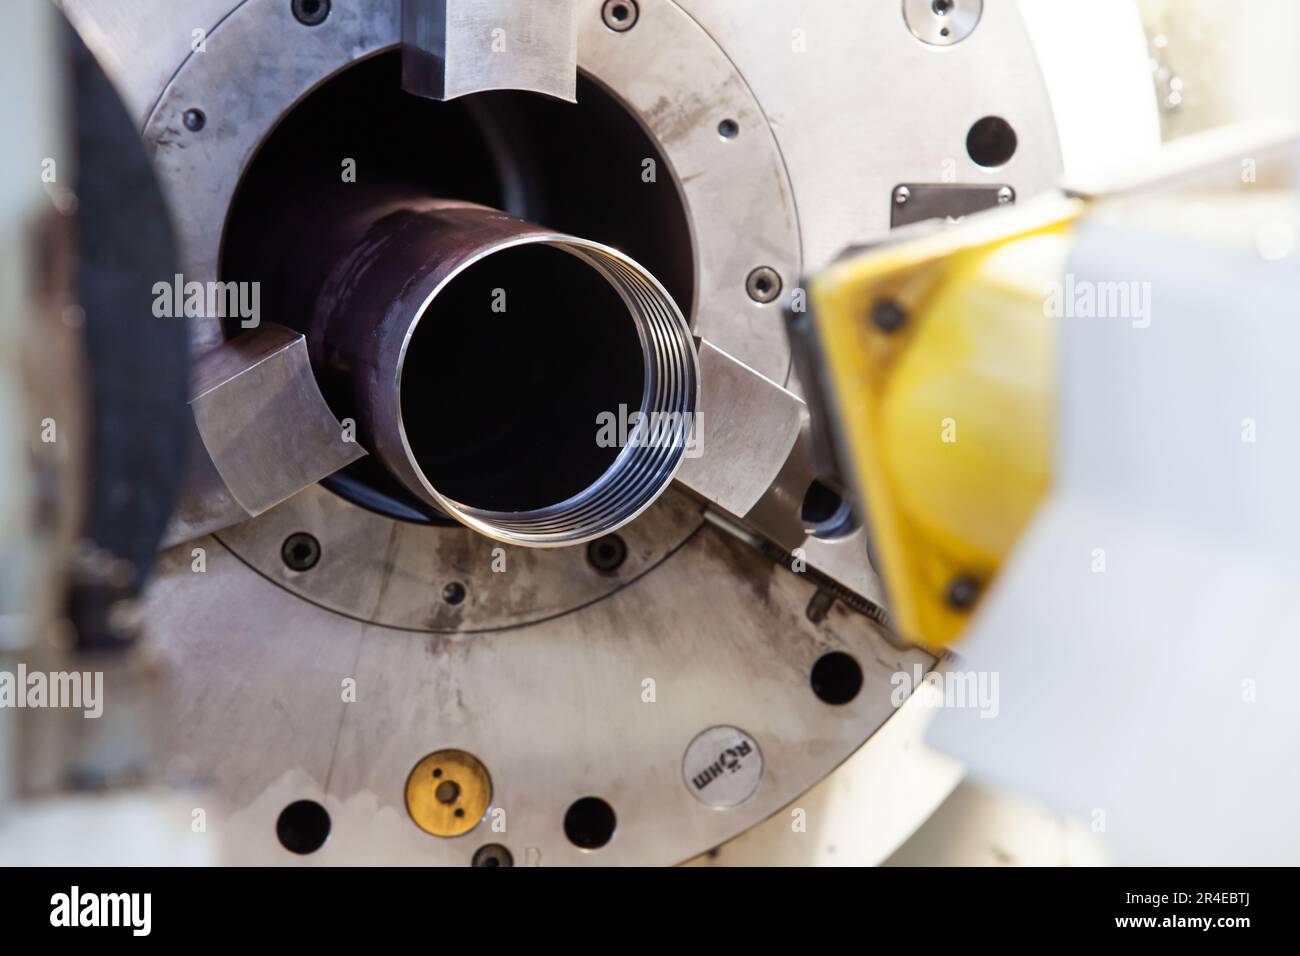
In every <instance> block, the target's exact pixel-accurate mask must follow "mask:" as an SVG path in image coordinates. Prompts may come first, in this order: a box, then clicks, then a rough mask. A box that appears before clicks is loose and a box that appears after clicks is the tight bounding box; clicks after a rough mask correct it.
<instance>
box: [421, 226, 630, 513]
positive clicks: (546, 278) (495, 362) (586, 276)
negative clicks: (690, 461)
mask: <svg viewBox="0 0 1300 956" xmlns="http://www.w3.org/2000/svg"><path fill="white" fill-rule="evenodd" d="M498 290H500V291H498ZM494 303H495V304H496V305H497V307H498V308H499V307H500V305H501V304H504V307H505V308H504V311H496V310H495V309H494V308H493V306H494ZM644 361H645V360H644V358H643V356H642V351H641V345H640V339H639V337H638V335H637V332H636V327H635V326H634V325H633V323H632V320H631V319H630V318H629V316H628V311H627V306H626V305H625V304H624V303H623V300H622V298H621V297H620V296H619V294H618V293H617V292H615V291H614V288H613V287H612V286H611V285H610V284H609V283H608V282H607V281H606V280H605V278H604V277H603V276H602V275H600V273H598V272H596V270H595V269H593V268H592V267H591V266H589V265H587V264H586V263H585V262H583V261H582V260H580V259H578V258H577V257H576V256H573V255H571V254H570V253H568V252H565V251H564V250H562V249H558V248H555V247H553V246H545V245H525V246H516V247H512V248H510V249H506V250H504V251H501V252H497V253H494V254H492V255H490V256H488V257H486V258H485V259H482V260H480V261H478V262H476V263H474V264H473V265H472V266H470V267H469V268H468V269H466V270H465V271H464V272H462V273H460V274H459V275H457V276H456V277H455V278H454V279H452V280H451V282H449V283H448V284H447V286H446V287H445V288H444V289H443V290H442V291H441V292H440V293H439V294H438V296H437V297H436V298H435V299H434V300H433V303H432V304H431V305H430V306H429V308H428V310H427V311H426V312H425V314H424V317H423V318H422V319H421V320H420V324H419V326H417V328H416V331H415V334H414V335H413V336H412V339H411V343H410V346H409V348H408V351H407V356H406V361H405V363H404V365H403V369H402V418H403V422H404V424H405V428H406V434H407V440H408V441H409V442H410V445H411V451H412V452H413V454H414V455H415V458H416V461H418V462H419V464H420V467H421V469H422V470H423V471H424V473H425V476H426V477H427V478H428V479H429V481H430V483H431V484H432V485H433V486H434V487H435V488H437V489H438V491H439V492H441V493H443V494H445V495H447V496H449V497H451V498H453V499H455V500H456V501H459V502H461V503H462V504H466V505H469V506H471V507H475V508H485V509H491V510H495V511H526V510H532V509H535V508H541V507H544V506H546V505H551V504H557V503H559V502H561V501H564V500H565V499H567V498H570V497H572V496H573V495H576V494H578V493H579V492H581V491H582V490H583V489H584V488H586V487H587V486H589V485H590V484H592V483H593V482H594V481H595V480H596V479H597V478H599V477H600V476H601V475H602V474H603V473H604V472H605V470H606V469H607V468H608V467H609V466H610V465H611V464H612V463H613V461H614V458H615V456H616V455H617V454H618V452H619V449H618V448H617V447H612V448H601V447H599V445H598V444H597V441H596V437H597V415H599V413H601V412H603V411H612V412H614V413H615V414H617V413H618V408H619V404H620V403H621V404H623V405H625V406H626V407H627V408H628V409H630V410H632V411H635V410H636V409H639V408H640V407H641V392H642V388H643V386H644V381H645V372H644Z"/></svg>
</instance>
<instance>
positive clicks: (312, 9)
mask: <svg viewBox="0 0 1300 956" xmlns="http://www.w3.org/2000/svg"><path fill="white" fill-rule="evenodd" d="M291 9H292V10H293V16H294V19H296V20H297V21H298V22H299V23H301V24H302V25H303V26H307V27H318V26H320V25H321V24H322V23H324V22H325V18H326V17H328V16H329V15H330V0H293V3H292V5H291Z"/></svg>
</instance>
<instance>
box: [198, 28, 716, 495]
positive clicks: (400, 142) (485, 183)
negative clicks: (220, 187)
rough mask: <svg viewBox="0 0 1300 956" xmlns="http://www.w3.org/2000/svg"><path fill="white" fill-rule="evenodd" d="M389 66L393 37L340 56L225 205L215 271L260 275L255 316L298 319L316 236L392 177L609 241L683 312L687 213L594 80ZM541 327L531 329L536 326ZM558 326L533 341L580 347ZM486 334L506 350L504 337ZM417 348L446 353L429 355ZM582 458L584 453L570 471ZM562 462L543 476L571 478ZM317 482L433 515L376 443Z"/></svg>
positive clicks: (627, 119)
mask: <svg viewBox="0 0 1300 956" xmlns="http://www.w3.org/2000/svg"><path fill="white" fill-rule="evenodd" d="M399 78H400V59H399V57H398V55H397V54H396V52H390V53H385V54H381V55H379V56H376V57H374V58H372V59H370V60H366V61H363V62H361V63H358V64H356V65H354V66H352V67H350V68H348V69H347V70H345V71H344V72H342V73H340V74H339V75H338V76H336V77H334V78H333V79H331V80H329V81H328V82H326V83H324V84H323V85H322V86H321V87H320V88H318V89H317V90H315V91H314V92H313V93H311V94H310V95H309V96H307V97H306V98H305V99H304V100H303V101H302V102H301V103H299V104H298V105H297V106H296V107H295V108H294V109H293V111H292V112H291V113H290V114H289V115H288V116H286V117H285V119H284V120H283V121H282V122H281V123H280V125H279V126H278V127H277V128H276V129H275V131H274V132H272V134H271V135H270V136H269V137H268V138H267V139H266V141H265V142H264V143H263V144H262V147H261V149H260V150H259V152H258V153H257V155H256V156H255V158H254V159H253V161H252V163H251V164H250V166H249V169H248V171H247V172H246V174H245V176H244V179H243V181H242V182H241V184H240V187H239V190H238V192H237V193H236V196H235V201H234V203H233V204H232V206H231V210H230V214H229V216H228V218H227V222H226V230H225V236H224V239H223V244H222V265H221V271H222V278H223V279H227V280H242V281H259V282H261V284H262V287H261V305H262V313H263V314H264V315H266V316H268V317H269V318H273V319H275V320H276V321H279V322H282V323H284V324H286V325H289V326H293V327H296V328H300V329H302V328H305V326H306V322H307V318H308V316H309V315H310V313H311V309H312V304H313V302H312V295H311V290H312V289H314V288H316V285H315V282H314V277H315V276H316V275H323V272H324V268H327V267H328V262H322V261H320V260H323V259H328V257H329V255H330V252H329V250H327V249H325V248H322V246H321V244H320V242H319V240H318V237H319V236H320V234H321V232H322V226H321V223H322V222H326V221H328V217H329V216H330V215H332V211H333V210H337V209H340V208H344V207H348V206H352V205H355V204H357V203H359V202H360V203H364V202H365V201H366V197H367V196H368V195H369V192H368V191H371V190H373V191H375V192H376V193H382V192H383V191H384V190H391V188H392V187H394V186H402V187H407V186H411V187H414V188H415V189H416V190H417V191H418V192H420V193H422V194H424V195H428V196H442V197H445V198H449V199H466V200H469V201H472V202H478V203H482V204H484V205H488V206H493V207H496V208H499V209H504V210H505V211H507V212H509V213H511V214H512V215H515V216H518V217H520V218H523V219H527V220H530V221H532V222H536V223H539V224H541V225H544V226H546V227H548V228H550V229H554V230H555V231H557V232H564V233H568V234H570V235H575V236H580V237H582V238H584V239H591V240H594V241H596V242H601V243H604V244H606V245H610V246H613V247H615V248H617V249H619V250H620V251H622V252H624V253H626V254H627V255H629V256H631V257H632V258H633V259H636V260H637V261H638V262H640V263H641V264H642V265H643V266H645V267H646V268H647V269H648V270H649V271H650V272H651V273H652V274H654V275H655V276H656V277H657V278H658V279H659V281H660V282H662V283H663V285H664V287H665V288H666V289H667V290H668V292H669V294H670V295H672V296H673V298H674V299H675V300H676V302H677V304H678V306H679V307H680V308H681V309H682V311H683V312H685V313H687V314H688V315H689V313H690V309H691V307H692V302H693V298H694V282H695V276H694V266H693V254H692V245H691V237H690V227H689V220H688V218H687V215H686V211H685V209H684V207H683V205H682V202H681V197H680V195H679V193H678V191H677V188H676V186H675V184H674V182H673V179H672V174H671V172H670V170H669V167H668V164H667V161H666V160H665V159H664V157H663V156H662V155H661V154H660V152H659V151H658V149H657V148H656V146H655V144H654V142H653V141H652V140H651V139H650V138H649V137H648V136H647V135H646V133H645V131H644V130H643V129H642V128H641V126H640V124H639V122H638V121H637V120H636V118H635V117H634V116H633V115H631V114H630V113H628V112H627V110H626V109H625V108H624V107H623V106H622V105H621V104H620V103H619V102H618V101H617V100H616V99H615V98H614V97H613V96H611V95H610V94H609V93H608V92H606V91H605V90H604V89H603V88H602V87H601V86H600V85H599V84H597V83H595V82H593V81H591V80H590V79H589V78H587V77H585V76H582V75H579V77H578V89H577V95H578V103H577V104H576V105H575V104H571V103H563V102H560V101H558V100H553V99H550V98H548V97H544V96H539V95H536V94H532V93H515V92H496V93H482V94H477V95H474V96H468V97H463V98H460V99H457V100H453V101H451V102H449V103H439V102H435V101H433V100H426V99H422V98H420V97H416V96H411V95H410V94H407V93H404V92H402V90H401V88H400V82H399ZM344 159H352V160H355V163H356V182H344V181H343V178H342V163H343V160H344ZM647 159H651V160H654V162H655V164H656V168H657V169H656V171H657V175H656V177H655V181H654V182H645V181H644V179H643V175H642V173H643V170H644V168H645V167H644V163H645V160H647ZM555 252H556V254H557V255H558V256H567V253H563V252H561V251H559V250H555ZM570 258H571V257H570ZM574 261H575V263H577V265H578V266H580V267H582V268H586V267H585V266H583V265H582V263H580V262H577V260H574ZM596 280H597V281H603V280H599V279H598V277H596ZM592 294H593V295H599V294H600V293H592ZM513 301H514V300H513V299H512V300H511V302H512V308H513ZM230 331H231V332H236V331H238V330H237V329H232V330H230ZM536 335H537V338H538V339H539V340H540V338H541V332H540V326H539V329H538V330H537V332H536ZM557 337H558V338H560V339H561V341H560V342H557V343H555V344H554V346H548V345H545V344H543V343H541V342H540V341H534V342H533V345H535V346H536V347H537V348H539V349H545V348H550V349H554V350H559V349H561V348H565V349H575V350H577V349H581V348H583V347H584V346H583V344H582V340H581V339H578V338H575V337H574V336H572V335H566V334H564V333H563V331H562V329H560V330H557ZM600 341H601V340H600V339H599V337H597V338H594V339H590V340H589V342H590V344H591V347H592V352H591V353H590V356H589V358H591V359H592V362H593V364H600V363H601V362H603V361H606V360H607V359H606V357H605V356H602V355H601V354H600V353H599V351H597V350H596V348H597V346H598V345H599V343H600ZM486 344H488V345H490V346H491V347H492V348H494V349H499V350H503V351H505V352H511V346H510V345H509V344H508V343H500V342H495V341H493V342H489V343H486ZM507 358H508V357H507ZM574 360H575V361H576V359H574ZM422 362H429V363H434V364H437V363H439V362H441V363H443V364H449V363H447V362H446V359H445V357H444V358H443V359H439V358H438V357H437V356H436V355H435V356H432V357H430V358H428V359H422ZM615 364H618V363H615ZM441 371H443V372H444V373H445V374H446V375H448V376H450V377H452V378H455V379H466V380H470V381H472V380H473V379H474V377H475V376H476V375H480V374H481V375H482V376H483V377H484V380H486V378H487V375H488V373H487V372H485V371H480V370H479V369H473V368H471V369H462V368H459V367H456V368H442V369H441ZM629 387H630V386H629ZM638 388H639V385H638ZM325 397H326V399H327V400H329V401H330V403H331V405H333V406H334V407H335V410H336V412H338V410H339V408H340V407H341V403H340V402H339V401H338V396H336V395H333V394H331V393H330V392H329V391H328V390H327V392H326V396H325ZM638 398H639V392H638ZM615 407H616V405H615ZM472 420H475V421H480V422H481V421H483V419H482V418H478V419H472ZM593 421H594V420H593ZM438 427H442V428H449V429H451V430H456V429H460V428H463V427H466V426H465V425H464V424H460V425H457V424H445V425H439V426H438ZM585 427H586V426H585V423H584V428H585ZM593 427H594V425H593ZM585 437H586V438H588V439H590V437H591V433H590V432H587V433H586V436H585ZM484 440H485V441H487V439H486V438H485V439H484ZM536 464H537V469H535V470H536V472H537V473H536V475H535V476H534V480H536V481H538V482H540V483H546V482H548V481H549V479H546V478H545V477H544V476H543V475H542V472H543V471H545V470H546V469H545V467H543V466H544V465H545V464H546V463H545V462H544V461H538V462H536ZM592 467H593V465H592V463H591V462H589V461H588V462H587V463H586V464H584V465H582V466H581V467H580V468H575V469H573V474H576V473H578V472H584V473H585V472H589V471H590V470H591V469H592ZM572 476H573V475H572V474H570V475H569V477H568V478H565V479H563V480H561V479H559V478H558V477H557V478H556V479H555V480H554V481H553V482H552V483H551V484H552V485H553V486H554V487H568V486H569V485H570V484H571V480H570V479H571V478H572ZM449 477H454V476H450V475H449ZM326 485H327V487H330V488H332V489H333V490H335V491H336V492H338V493H340V494H343V495H344V496H346V497H348V498H349V499H351V500H353V501H354V502H356V503H358V504H361V505H363V506H365V507H370V508H372V509H374V510H379V511H382V512H384V513H386V514H389V515H391V516H393V517H399V518H406V519H409V520H431V519H432V520H437V515H436V514H435V513H432V512H430V511H429V509H428V508H427V506H425V505H423V504H422V503H420V502H418V501H417V500H416V499H414V498H413V497H412V496H410V495H409V494H407V493H406V492H405V491H404V490H403V489H401V488H400V486H398V485H397V483H396V482H395V481H393V480H392V479H390V478H389V477H388V475H387V473H386V472H385V471H384V470H383V469H382V467H381V466H379V465H378V463H377V462H375V461H374V459H373V457H370V458H366V459H363V460H362V461H360V462H357V463H356V464H355V465H352V466H350V467H349V468H347V469H345V470H344V471H343V472H340V473H339V474H337V475H334V476H332V477H331V478H329V479H327V481H326ZM497 491H498V492H500V491H501V488H500V487H498V489H497ZM472 498H473V496H472V495H469V494H466V495H465V496H464V497H463V498H462V499H461V500H471V499H472Z"/></svg>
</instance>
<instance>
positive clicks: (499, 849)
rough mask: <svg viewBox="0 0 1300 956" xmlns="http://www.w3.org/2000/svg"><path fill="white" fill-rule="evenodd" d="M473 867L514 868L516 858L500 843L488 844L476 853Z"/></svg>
mask: <svg viewBox="0 0 1300 956" xmlns="http://www.w3.org/2000/svg"><path fill="white" fill-rule="evenodd" d="M472 865H473V866H514V865H515V858H514V856H513V855H512V854H511V853H510V851H509V850H507V849H506V848H505V847H503V846H502V845H501V844H500V843H488V844H485V845H484V846H481V847H479V848H478V849H477V850H475V851H474V860H473V863H472Z"/></svg>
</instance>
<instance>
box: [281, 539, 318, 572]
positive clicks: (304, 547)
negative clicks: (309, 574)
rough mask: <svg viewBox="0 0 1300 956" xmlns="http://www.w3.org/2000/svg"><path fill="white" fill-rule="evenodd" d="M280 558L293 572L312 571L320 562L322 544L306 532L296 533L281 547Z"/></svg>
mask: <svg viewBox="0 0 1300 956" xmlns="http://www.w3.org/2000/svg"><path fill="white" fill-rule="evenodd" d="M280 558H281V560H283V561H284V563H285V565H286V566H287V567H288V568H289V570H291V571H310V570H311V569H312V568H314V567H316V563H317V562H318V561H320V542H319V541H317V540H316V538H315V537H313V536H312V535H310V534H308V533H307V532H305V531H295V532H294V533H293V534H291V535H289V537H287V538H285V539H284V544H282V545H281V546H280Z"/></svg>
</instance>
